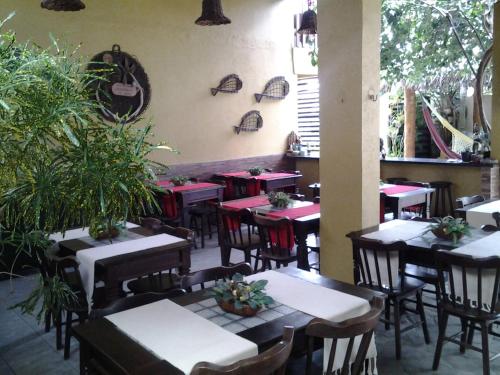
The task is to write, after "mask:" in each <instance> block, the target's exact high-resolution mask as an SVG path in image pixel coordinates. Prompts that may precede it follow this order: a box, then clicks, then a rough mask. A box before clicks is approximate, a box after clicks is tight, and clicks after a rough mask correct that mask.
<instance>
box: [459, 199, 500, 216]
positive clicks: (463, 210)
mask: <svg viewBox="0 0 500 375" xmlns="http://www.w3.org/2000/svg"><path fill="white" fill-rule="evenodd" d="M496 201H498V199H486V200H484V201H482V202H478V203H473V204H469V205H468V206H467V207H462V208H455V215H456V216H458V217H461V218H462V219H464V220H467V211H469V210H470V209H473V208H476V207H479V206H483V205H485V204H488V203H492V202H496Z"/></svg>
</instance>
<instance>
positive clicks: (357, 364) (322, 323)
mask: <svg viewBox="0 0 500 375" xmlns="http://www.w3.org/2000/svg"><path fill="white" fill-rule="evenodd" d="M370 306H371V309H370V311H369V312H367V313H366V314H364V315H362V316H359V317H356V318H353V319H348V320H344V321H343V322H340V323H334V322H330V321H328V320H325V319H320V318H315V319H313V320H312V321H311V322H310V323H309V324H308V325H307V327H306V336H308V337H309V339H308V349H307V360H306V374H307V375H310V374H311V368H312V355H313V352H314V342H315V338H320V339H323V340H324V339H332V345H331V348H330V353H329V355H328V365H327V368H326V372H325V375H333V374H334V372H333V365H334V362H335V355H336V353H335V351H336V347H337V342H338V340H340V339H349V343H348V345H347V351H346V353H345V357H344V358H343V362H342V363H343V365H342V368H341V369H340V371H335V374H340V373H341V374H342V375H347V374H351V375H359V374H361V373H362V371H363V370H364V367H365V366H364V362H365V359H366V355H367V353H368V348H369V346H370V342H371V340H372V337H373V331H374V329H375V327H376V326H377V324H378V321H379V319H380V314H381V312H382V310H383V309H384V300H383V299H382V298H379V297H374V298H373V299H372V300H371V301H370ZM357 336H362V337H361V341H360V343H359V346H358V349H357V353H356V357H355V360H354V362H353V363H352V364H350V359H351V356H352V353H353V349H354V340H355V338H356V337H357Z"/></svg>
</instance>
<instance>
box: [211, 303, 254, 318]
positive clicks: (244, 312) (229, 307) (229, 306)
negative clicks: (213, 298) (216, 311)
mask: <svg viewBox="0 0 500 375" xmlns="http://www.w3.org/2000/svg"><path fill="white" fill-rule="evenodd" d="M217 303H218V304H219V306H220V308H221V309H222V310H224V311H225V312H228V313H231V314H236V315H240V316H254V315H255V314H257V312H258V311H259V310H260V307H258V308H256V309H252V308H251V307H250V306H248V305H243V308H241V309H237V308H236V307H234V303H231V302H226V301H223V300H219V301H217Z"/></svg>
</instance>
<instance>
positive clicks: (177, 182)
mask: <svg viewBox="0 0 500 375" xmlns="http://www.w3.org/2000/svg"><path fill="white" fill-rule="evenodd" d="M172 183H173V184H174V186H184V185H186V182H181V181H175V182H174V181H172Z"/></svg>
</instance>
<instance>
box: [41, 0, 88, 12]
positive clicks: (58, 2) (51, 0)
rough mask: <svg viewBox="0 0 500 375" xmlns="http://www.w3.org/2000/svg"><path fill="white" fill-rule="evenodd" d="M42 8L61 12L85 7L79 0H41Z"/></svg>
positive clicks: (74, 10)
mask: <svg viewBox="0 0 500 375" xmlns="http://www.w3.org/2000/svg"><path fill="white" fill-rule="evenodd" d="M40 6H41V7H42V8H45V9H48V10H56V11H63V12H76V11H78V10H82V9H85V4H84V3H83V2H82V1H81V0H42V3H41V4H40Z"/></svg>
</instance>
